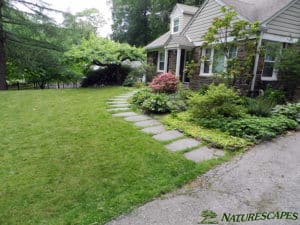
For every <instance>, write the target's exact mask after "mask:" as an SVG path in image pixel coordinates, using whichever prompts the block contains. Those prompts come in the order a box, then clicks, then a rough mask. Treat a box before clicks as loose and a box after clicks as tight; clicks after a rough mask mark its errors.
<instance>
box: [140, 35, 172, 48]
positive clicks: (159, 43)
mask: <svg viewBox="0 0 300 225" xmlns="http://www.w3.org/2000/svg"><path fill="white" fill-rule="evenodd" d="M170 35H171V33H170V31H168V32H167V33H164V34H163V35H161V36H160V37H159V38H157V39H155V40H154V41H152V42H151V43H150V44H148V45H147V46H146V47H145V48H146V49H154V48H161V47H164V46H165V45H166V43H167V41H168V40H169V38H170Z"/></svg>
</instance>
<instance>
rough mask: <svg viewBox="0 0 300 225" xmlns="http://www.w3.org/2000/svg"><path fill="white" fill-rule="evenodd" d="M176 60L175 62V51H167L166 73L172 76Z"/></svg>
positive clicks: (174, 71)
mask: <svg viewBox="0 0 300 225" xmlns="http://www.w3.org/2000/svg"><path fill="white" fill-rule="evenodd" d="M176 60H177V51H176V50H169V51H168V72H170V73H172V74H175V73H176Z"/></svg>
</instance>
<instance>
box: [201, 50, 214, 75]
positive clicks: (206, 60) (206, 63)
mask: <svg viewBox="0 0 300 225" xmlns="http://www.w3.org/2000/svg"><path fill="white" fill-rule="evenodd" d="M202 58H203V63H202V68H201V74H210V73H211V60H212V49H211V48H205V49H203V51H202Z"/></svg>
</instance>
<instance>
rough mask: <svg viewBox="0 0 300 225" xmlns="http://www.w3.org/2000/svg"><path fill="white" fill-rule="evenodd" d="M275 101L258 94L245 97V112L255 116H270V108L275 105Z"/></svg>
mask: <svg viewBox="0 0 300 225" xmlns="http://www.w3.org/2000/svg"><path fill="white" fill-rule="evenodd" d="M275 105H276V102H275V101H274V100H273V98H272V99H270V98H267V97H264V96H259V97H257V98H247V99H246V108H247V112H248V113H249V114H251V115H256V116H264V117H266V116H270V115H271V111H272V109H273V108H274V107H275Z"/></svg>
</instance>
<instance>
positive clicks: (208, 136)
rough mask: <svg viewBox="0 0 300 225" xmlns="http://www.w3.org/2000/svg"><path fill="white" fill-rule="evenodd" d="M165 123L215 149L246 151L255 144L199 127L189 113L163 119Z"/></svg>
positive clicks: (216, 130) (218, 131) (215, 130)
mask: <svg viewBox="0 0 300 225" xmlns="http://www.w3.org/2000/svg"><path fill="white" fill-rule="evenodd" d="M163 122H164V123H165V124H167V125H168V126H170V127H172V128H177V129H179V130H181V131H183V132H184V133H185V134H187V135H189V136H191V137H194V138H197V139H199V140H201V141H204V142H205V143H206V144H207V145H209V146H212V147H215V148H220V149H225V150H230V151H238V150H244V149H246V148H247V147H249V146H251V145H252V144H253V143H252V142H251V141H249V140H246V139H244V138H239V137H235V136H232V135H230V134H228V133H226V132H222V131H220V130H218V129H210V128H205V127H203V126H199V125H197V124H195V123H194V122H193V121H192V119H191V115H190V114H189V113H188V112H182V113H179V114H175V115H174V114H173V115H168V116H166V117H165V118H164V119H163Z"/></svg>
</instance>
